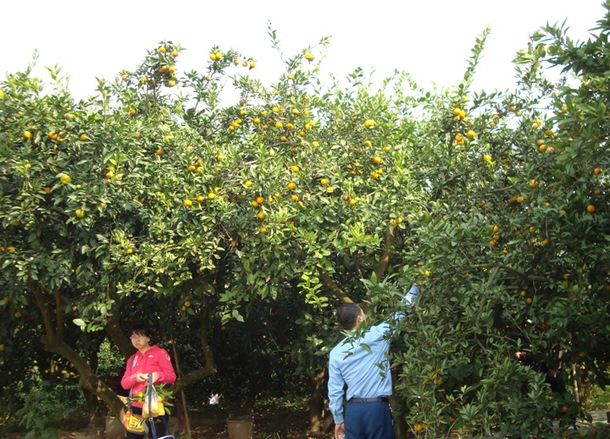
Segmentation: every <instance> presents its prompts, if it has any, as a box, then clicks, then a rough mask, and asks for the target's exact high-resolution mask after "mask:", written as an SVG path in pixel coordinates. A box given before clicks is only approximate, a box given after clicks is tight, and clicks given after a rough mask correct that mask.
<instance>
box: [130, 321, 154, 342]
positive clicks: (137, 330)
mask: <svg viewBox="0 0 610 439" xmlns="http://www.w3.org/2000/svg"><path fill="white" fill-rule="evenodd" d="M131 333H132V334H137V335H143V336H145V337H148V338H152V332H151V330H150V326H148V325H147V324H146V323H144V322H137V323H134V324H133V325H131Z"/></svg>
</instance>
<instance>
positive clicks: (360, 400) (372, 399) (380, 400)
mask: <svg viewBox="0 0 610 439" xmlns="http://www.w3.org/2000/svg"><path fill="white" fill-rule="evenodd" d="M389 401H390V399H389V398H388V397H387V396H377V397H375V398H350V399H349V401H347V402H389Z"/></svg>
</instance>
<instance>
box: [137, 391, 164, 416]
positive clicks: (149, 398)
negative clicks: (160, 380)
mask: <svg viewBox="0 0 610 439" xmlns="http://www.w3.org/2000/svg"><path fill="white" fill-rule="evenodd" d="M163 415H165V407H164V406H163V399H162V398H161V397H160V396H159V394H158V393H157V391H156V390H155V386H153V385H152V384H149V385H148V386H147V387H146V393H145V394H144V404H143V405H142V416H143V417H144V418H149V417H153V418H156V417H157V416H163Z"/></svg>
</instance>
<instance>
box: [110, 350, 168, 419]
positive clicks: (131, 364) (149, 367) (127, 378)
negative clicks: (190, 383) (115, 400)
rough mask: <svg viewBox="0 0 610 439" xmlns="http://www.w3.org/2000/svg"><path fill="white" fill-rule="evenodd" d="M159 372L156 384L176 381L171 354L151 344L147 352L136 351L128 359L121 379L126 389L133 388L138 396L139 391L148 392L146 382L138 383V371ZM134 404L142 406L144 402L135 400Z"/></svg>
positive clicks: (132, 392) (133, 394) (132, 390)
mask: <svg viewBox="0 0 610 439" xmlns="http://www.w3.org/2000/svg"><path fill="white" fill-rule="evenodd" d="M153 372H157V380H156V381H155V384H161V383H164V384H172V383H173V382H174V381H176V373H175V372H174V368H173V366H172V362H171V360H170V358H169V354H168V353H167V351H166V350H165V349H163V348H160V347H159V346H157V345H153V346H151V347H150V348H149V349H148V350H147V351H146V352H145V353H141V352H140V351H136V353H135V354H133V355H132V356H131V357H129V359H128V360H127V366H126V367H125V373H124V374H123V378H122V379H121V386H122V387H123V389H125V390H129V389H131V395H132V396H136V395H137V394H138V393H139V392H143V393H144V392H146V382H143V383H138V382H137V381H136V375H137V374H138V373H146V374H149V373H153ZM133 405H134V406H136V407H141V406H142V403H140V402H137V401H136V402H134V403H133Z"/></svg>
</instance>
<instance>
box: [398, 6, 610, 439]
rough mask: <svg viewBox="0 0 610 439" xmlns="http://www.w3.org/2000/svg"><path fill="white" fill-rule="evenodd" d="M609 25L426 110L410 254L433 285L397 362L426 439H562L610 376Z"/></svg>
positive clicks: (536, 42)
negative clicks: (420, 198) (509, 77)
mask: <svg viewBox="0 0 610 439" xmlns="http://www.w3.org/2000/svg"><path fill="white" fill-rule="evenodd" d="M608 17H609V16H608V15H606V17H605V18H604V19H603V20H602V21H600V27H599V28H598V35H597V37H595V38H592V39H591V40H590V41H588V42H585V43H574V42H573V41H571V40H570V39H569V38H567V37H566V36H565V30H564V29H562V28H556V27H552V26H549V27H547V28H545V29H544V30H543V31H541V32H540V33H537V34H535V35H534V36H533V37H532V41H531V43H530V45H529V46H528V49H527V50H524V51H522V52H519V54H518V56H517V59H516V67H517V72H518V74H519V77H520V81H519V86H518V88H517V90H515V91H513V92H507V93H494V94H485V93H481V94H475V93H467V90H468V84H469V80H470V73H469V72H467V74H466V75H465V78H464V82H463V83H462V85H461V86H460V87H458V89H457V90H455V92H450V93H447V94H446V95H443V96H438V97H435V98H434V100H432V101H429V102H426V104H425V105H424V106H423V109H422V112H421V113H422V114H425V110H428V111H427V114H429V115H430V116H429V118H428V121H429V124H426V125H424V126H423V127H422V128H423V129H422V130H421V131H419V132H418V135H417V138H418V139H419V145H420V149H421V154H420V156H419V158H418V160H417V162H416V163H415V164H414V166H415V168H416V169H417V170H418V175H419V176H420V178H421V179H422V180H421V182H422V185H425V186H426V187H427V188H428V195H429V196H428V197H427V199H426V201H427V203H426V206H425V208H422V209H419V210H417V211H414V212H412V213H411V214H410V215H409V216H408V217H407V218H408V220H409V222H410V224H412V226H413V233H414V234H415V235H416V236H417V240H418V244H417V246H416V249H415V251H414V252H413V253H412V254H411V255H410V257H409V258H407V259H412V260H413V261H419V260H423V261H425V262H426V270H427V273H426V274H429V278H428V280H427V281H426V282H425V296H424V299H423V303H422V307H421V308H419V309H418V310H417V312H416V313H415V315H414V317H413V319H412V320H410V321H409V323H408V324H407V325H406V327H405V329H404V333H403V334H404V337H403V338H402V341H403V343H404V348H403V349H399V352H398V353H397V354H396V356H395V361H396V363H397V365H398V375H399V379H398V384H397V391H398V394H399V398H400V399H401V400H402V401H404V402H406V403H407V406H408V407H409V413H408V415H407V418H408V420H409V421H410V428H411V429H412V431H414V432H415V433H418V434H419V435H421V436H422V437H424V436H425V437H439V436H441V435H446V434H475V435H477V434H489V433H491V432H497V431H499V432H502V434H504V435H508V436H511V437H522V436H523V437H525V436H527V437H529V436H532V435H535V436H544V437H547V436H549V437H555V436H554V435H557V434H559V433H560V430H563V429H565V428H567V427H568V426H569V425H570V424H571V423H573V422H574V419H575V418H576V417H577V416H583V410H582V402H583V401H579V397H580V395H579V394H578V386H580V385H582V384H583V383H585V382H587V381H589V382H597V383H599V384H601V385H604V384H605V383H606V382H607V372H606V370H607V365H608V349H607V345H608V337H609V336H610V333H609V332H608V325H607V316H608V312H609V309H608V306H609V301H608V294H609V291H610V290H609V284H610V282H609V274H610V272H609V270H608V269H609V266H608V245H607V241H608V232H609V230H610V229H609V228H608V226H609V224H610V223H609V222H608V201H609V200H608V179H607V175H606V171H607V167H608V154H607V148H608V132H609V131H608V129H609V125H608V109H607V108H608V84H609V83H608V77H607V60H608V45H607V35H608V30H609V23H610V22H609V21H608V19H609V18H608ZM476 52H477V49H476V48H475V54H476ZM472 65H474V64H471V66H472ZM545 65H546V66H549V67H551V66H560V67H562V68H563V73H564V75H561V76H560V78H559V79H557V80H556V81H555V82H554V81H551V80H550V79H548V78H547V77H546V71H545V69H544V66H545ZM412 265H416V264H415V263H414V264H412ZM517 351H524V352H528V353H529V355H530V357H529V358H533V359H534V361H526V362H519V361H517V360H516V359H515V352H517ZM573 383H576V386H575V387H576V390H574V391H572V384H573ZM557 421H558V422H557Z"/></svg>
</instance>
